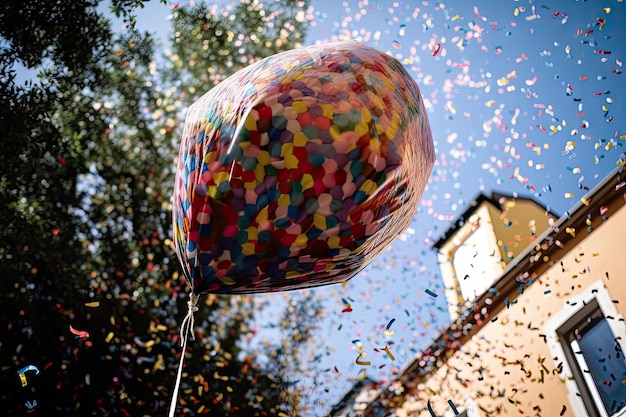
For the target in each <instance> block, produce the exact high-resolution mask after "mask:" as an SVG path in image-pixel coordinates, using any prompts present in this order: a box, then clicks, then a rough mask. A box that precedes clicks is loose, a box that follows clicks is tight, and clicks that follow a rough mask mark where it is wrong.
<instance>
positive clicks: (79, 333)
mask: <svg viewBox="0 0 626 417" xmlns="http://www.w3.org/2000/svg"><path fill="white" fill-rule="evenodd" d="M70 332H72V333H73V334H75V335H76V338H77V339H87V338H88V337H89V332H86V331H84V330H76V329H75V328H73V327H72V325H71V324H70Z"/></svg>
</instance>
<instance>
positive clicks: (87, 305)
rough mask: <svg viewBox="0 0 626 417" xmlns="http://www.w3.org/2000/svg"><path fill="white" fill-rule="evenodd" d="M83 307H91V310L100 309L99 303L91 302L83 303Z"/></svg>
mask: <svg viewBox="0 0 626 417" xmlns="http://www.w3.org/2000/svg"><path fill="white" fill-rule="evenodd" d="M85 307H91V308H95V307H100V301H91V302H89V303H85Z"/></svg>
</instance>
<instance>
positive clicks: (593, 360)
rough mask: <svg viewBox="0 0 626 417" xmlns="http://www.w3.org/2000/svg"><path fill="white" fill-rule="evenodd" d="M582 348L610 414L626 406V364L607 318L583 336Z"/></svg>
mask: <svg viewBox="0 0 626 417" xmlns="http://www.w3.org/2000/svg"><path fill="white" fill-rule="evenodd" d="M579 337H580V338H579V339H578V345H579V346H580V350H581V351H582V353H583V357H584V358H585V361H586V362H587V366H588V367H589V371H590V372H591V376H592V377H593V380H594V381H595V383H596V387H597V389H598V391H599V392H600V397H601V398H602V403H603V404H604V408H605V409H606V411H607V412H608V414H609V415H613V414H615V413H616V412H618V411H619V410H621V409H622V408H624V407H626V386H625V385H624V384H623V382H624V381H626V362H624V353H623V352H622V350H621V348H620V345H619V344H618V343H617V342H616V341H615V337H614V336H613V332H612V331H611V328H610V327H609V323H608V322H607V321H606V319H600V320H598V321H597V322H596V323H594V325H593V326H591V327H589V328H587V329H585V331H584V333H582V335H580V336H579Z"/></svg>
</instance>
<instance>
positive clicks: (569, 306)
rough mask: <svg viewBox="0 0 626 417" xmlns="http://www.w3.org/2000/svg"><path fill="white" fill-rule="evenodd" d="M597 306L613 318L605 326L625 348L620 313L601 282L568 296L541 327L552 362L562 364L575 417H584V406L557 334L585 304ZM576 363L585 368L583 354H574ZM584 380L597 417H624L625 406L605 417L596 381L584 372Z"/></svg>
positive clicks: (562, 374)
mask: <svg viewBox="0 0 626 417" xmlns="http://www.w3.org/2000/svg"><path fill="white" fill-rule="evenodd" d="M594 298H595V300H596V301H597V303H598V307H599V309H600V311H601V312H602V315H603V316H604V317H605V318H606V317H607V316H611V317H613V319H607V323H608V325H609V327H610V329H611V331H612V332H613V336H614V337H615V338H616V340H618V341H619V342H621V343H620V345H621V346H625V344H626V326H625V325H624V321H623V316H622V315H621V314H620V313H619V311H618V310H617V308H616V307H615V304H614V303H613V301H612V299H611V296H610V294H609V292H608V290H607V289H606V287H605V285H604V282H603V281H602V280H597V281H596V282H594V283H593V284H591V285H590V286H589V287H587V288H585V289H584V290H583V291H582V292H581V293H580V294H577V295H575V296H573V297H571V298H570V299H569V300H568V301H567V302H566V303H565V305H564V306H563V308H562V309H561V310H559V311H558V312H557V313H556V314H555V315H554V316H553V317H552V318H551V319H550V320H548V321H547V322H546V324H545V325H544V330H545V334H546V341H547V344H548V348H549V349H550V353H551V354H552V357H553V359H554V363H555V364H562V366H563V372H562V373H561V378H564V379H565V388H566V389H567V396H568V399H569V402H570V404H571V406H572V411H573V412H574V415H575V416H576V417H587V416H588V412H587V407H586V406H585V403H584V401H583V398H582V397H581V396H580V395H577V393H578V392H579V391H580V389H579V387H578V383H577V382H576V380H575V379H574V374H573V372H572V368H571V366H570V363H569V362H568V360H567V357H566V355H565V351H564V350H563V347H562V346H561V342H560V341H559V336H558V334H557V331H558V330H559V329H560V328H561V327H562V326H563V325H564V324H565V323H566V322H567V321H569V320H570V319H572V318H573V317H575V316H576V315H577V313H578V312H579V311H580V310H581V309H582V308H583V307H584V306H585V305H586V304H588V303H590V302H592V301H593V299H594ZM571 345H572V347H573V350H574V351H575V352H576V351H579V350H580V349H579V348H578V342H576V340H574V341H573V342H572V344H571ZM576 356H577V357H576V360H577V361H578V363H579V364H580V365H581V367H582V368H583V369H588V368H586V362H585V360H584V358H583V357H582V355H576ZM583 378H584V380H585V382H586V385H587V388H588V390H589V392H590V393H591V396H592V398H593V401H594V402H595V406H596V408H597V409H598V410H599V412H600V415H601V416H602V417H623V416H626V407H625V408H624V409H622V410H620V411H619V412H617V413H615V414H612V415H610V416H609V415H608V414H607V413H606V411H605V410H604V405H603V404H602V400H601V398H600V393H599V392H598V390H597V388H596V385H595V382H594V381H593V378H592V377H591V375H589V374H587V373H584V372H583Z"/></svg>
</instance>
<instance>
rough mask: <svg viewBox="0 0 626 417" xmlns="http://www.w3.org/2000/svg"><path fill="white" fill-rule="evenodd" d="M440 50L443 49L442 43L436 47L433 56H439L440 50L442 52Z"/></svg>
mask: <svg viewBox="0 0 626 417" xmlns="http://www.w3.org/2000/svg"><path fill="white" fill-rule="evenodd" d="M440 49H441V44H440V43H438V44H437V45H436V46H435V50H434V51H433V56H435V55H437V54H438V53H439V50H440Z"/></svg>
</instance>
